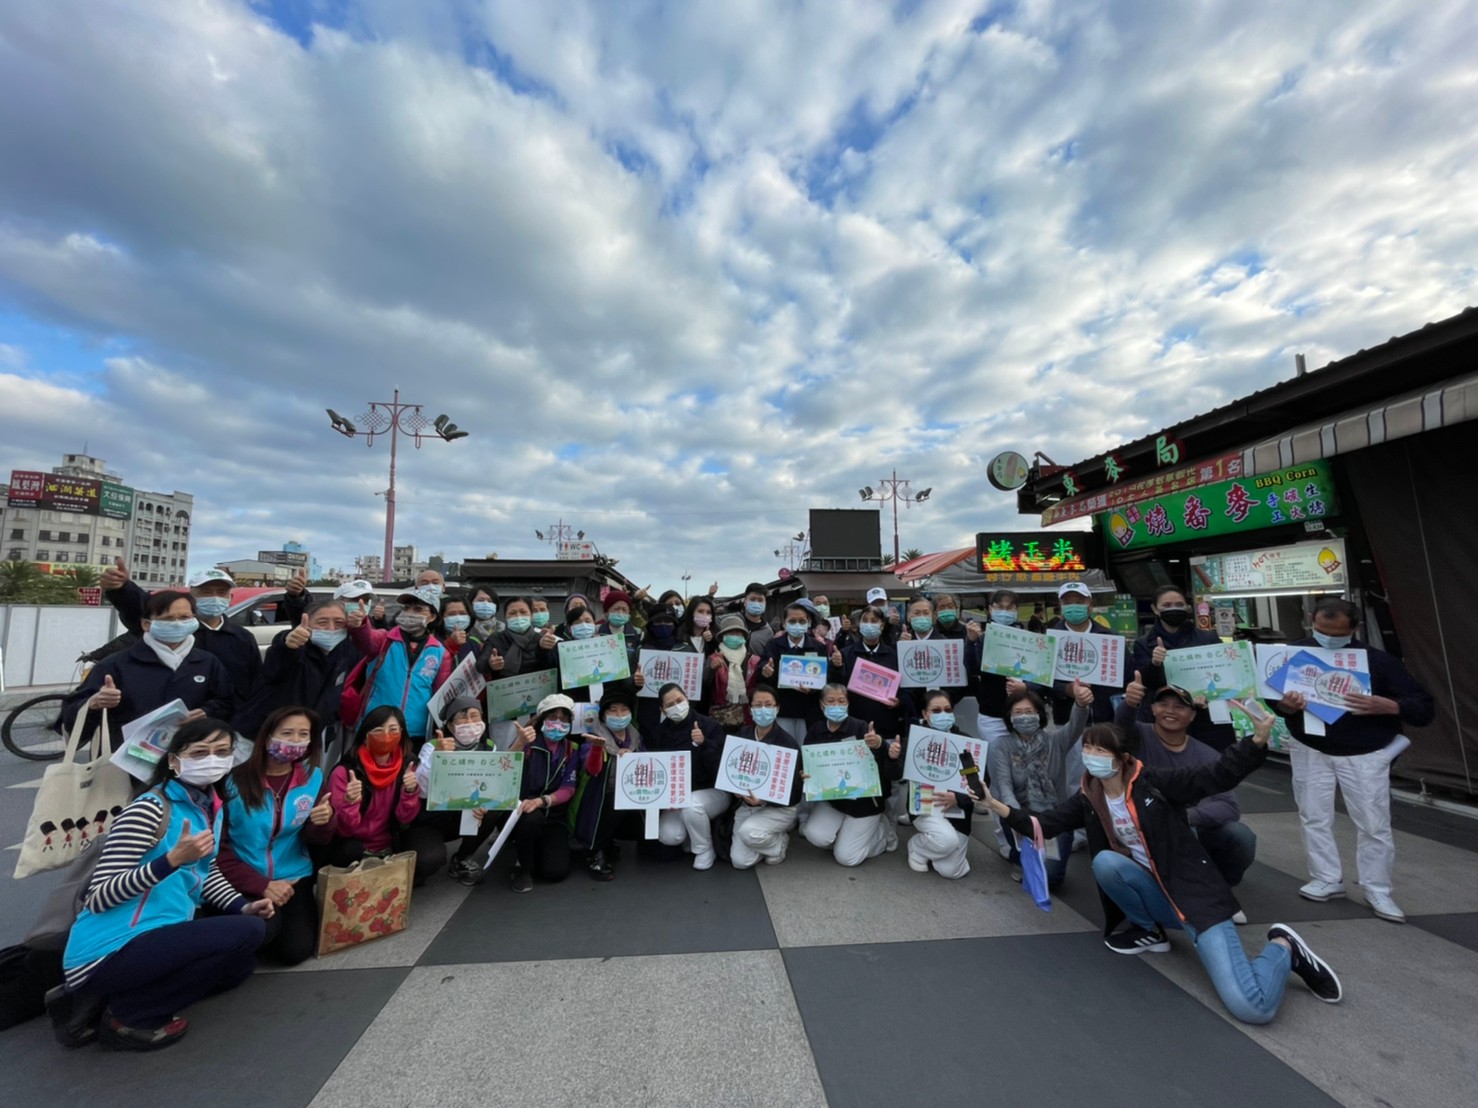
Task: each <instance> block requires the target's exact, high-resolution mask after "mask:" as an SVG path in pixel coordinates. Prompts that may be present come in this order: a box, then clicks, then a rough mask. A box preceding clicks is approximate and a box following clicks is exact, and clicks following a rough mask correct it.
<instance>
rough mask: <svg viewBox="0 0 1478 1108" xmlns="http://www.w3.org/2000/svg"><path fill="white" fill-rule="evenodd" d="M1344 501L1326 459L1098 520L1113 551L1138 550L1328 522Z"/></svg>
mask: <svg viewBox="0 0 1478 1108" xmlns="http://www.w3.org/2000/svg"><path fill="white" fill-rule="evenodd" d="M1338 512H1339V501H1338V498H1337V497H1336V495H1335V492H1334V482H1333V480H1332V479H1331V477H1330V473H1329V463H1328V462H1326V461H1323V460H1322V459H1321V460H1319V461H1314V462H1306V463H1304V464H1303V465H1296V466H1289V467H1288V468H1287V469H1280V470H1277V471H1275V472H1273V473H1265V474H1262V475H1261V476H1259V477H1241V478H1238V479H1237V480H1235V481H1218V482H1216V483H1215V484H1211V485H1202V486H1200V487H1198V488H1193V489H1186V490H1183V491H1178V492H1167V493H1165V494H1164V495H1162V496H1157V497H1155V498H1153V499H1150V500H1142V501H1139V502H1138V503H1135V504H1128V505H1125V506H1124V507H1122V508H1117V509H1115V510H1114V511H1111V512H1104V513H1103V514H1101V515H1100V516H1099V517H1098V524H1099V526H1100V527H1101V528H1102V531H1103V538H1104V542H1105V543H1106V544H1107V545H1108V548H1109V549H1110V550H1138V549H1140V548H1141V547H1146V546H1159V545H1161V544H1164V543H1170V542H1185V541H1187V540H1195V539H1198V538H1209V537H1210V536H1212V535H1231V534H1236V533H1239V532H1242V531H1256V530H1258V529H1259V528H1262V527H1277V526H1278V525H1279V524H1283V523H1301V522H1307V521H1310V520H1319V519H1324V518H1326V517H1328V516H1332V515H1335V514H1337V513H1338Z"/></svg>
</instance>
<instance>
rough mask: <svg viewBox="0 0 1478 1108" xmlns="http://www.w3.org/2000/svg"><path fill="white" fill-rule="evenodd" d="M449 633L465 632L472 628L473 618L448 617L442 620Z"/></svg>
mask: <svg viewBox="0 0 1478 1108" xmlns="http://www.w3.org/2000/svg"><path fill="white" fill-rule="evenodd" d="M442 622H443V623H445V624H446V629H447V630H448V631H465V630H467V628H469V627H471V626H472V617H471V616H447V617H446V619H444V620H442Z"/></svg>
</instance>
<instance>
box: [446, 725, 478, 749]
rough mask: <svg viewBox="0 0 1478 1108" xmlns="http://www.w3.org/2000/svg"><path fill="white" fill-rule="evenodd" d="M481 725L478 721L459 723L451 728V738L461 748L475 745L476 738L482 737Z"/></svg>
mask: <svg viewBox="0 0 1478 1108" xmlns="http://www.w3.org/2000/svg"><path fill="white" fill-rule="evenodd" d="M482 729H483V725H482V724H480V723H459V724H457V725H456V726H455V727H453V728H452V738H453V740H454V741H455V742H456V744H457V745H458V746H460V747H461V748H462V749H464V750H465V749H467V748H468V747H469V746H476V745H477V740H478V739H480V738H482Z"/></svg>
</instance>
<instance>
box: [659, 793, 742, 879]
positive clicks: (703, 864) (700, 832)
mask: <svg viewBox="0 0 1478 1108" xmlns="http://www.w3.org/2000/svg"><path fill="white" fill-rule="evenodd" d="M733 799H734V798H733V797H732V796H731V795H730V794H729V793H725V792H720V791H719V790H718V789H699V790H697V791H696V792H695V793H693V800H692V804H691V805H690V806H689V807H687V808H671V809H668V810H667V811H665V812H663V813H662V814H661V815H660V816H658V817H657V839H658V841H660V842H661V843H662V844H663V845H665V846H680V845H682V843H684V842H686V843H687V844H688V849H689V850H691V851H692V852H693V865H695V866H697V867H698V868H699V869H707V868H708V867H709V866H711V865H713V826H712V820H713V819H714V818H715V817H717V816H721V815H723V814H724V813H725V812H727V811H728V810H729V802H730V801H731V800H733Z"/></svg>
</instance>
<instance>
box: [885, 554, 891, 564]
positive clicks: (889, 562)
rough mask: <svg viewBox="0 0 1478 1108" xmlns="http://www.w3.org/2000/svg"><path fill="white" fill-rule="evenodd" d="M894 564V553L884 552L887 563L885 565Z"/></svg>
mask: <svg viewBox="0 0 1478 1108" xmlns="http://www.w3.org/2000/svg"><path fill="white" fill-rule="evenodd" d="M892 564H893V555H891V554H884V555H883V565H885V566H891V565H892Z"/></svg>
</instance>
